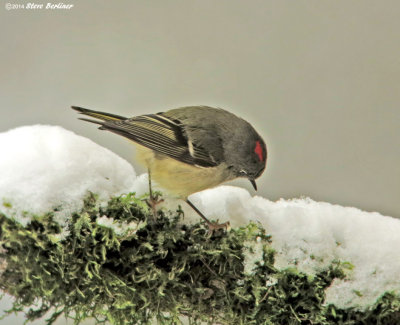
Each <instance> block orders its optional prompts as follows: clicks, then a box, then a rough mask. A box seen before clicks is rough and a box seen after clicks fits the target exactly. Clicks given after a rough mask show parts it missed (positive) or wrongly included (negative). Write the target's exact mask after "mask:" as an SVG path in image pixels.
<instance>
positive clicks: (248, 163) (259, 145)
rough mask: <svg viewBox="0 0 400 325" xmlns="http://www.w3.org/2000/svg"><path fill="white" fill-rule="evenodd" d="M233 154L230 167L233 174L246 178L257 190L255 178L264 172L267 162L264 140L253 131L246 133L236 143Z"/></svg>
mask: <svg viewBox="0 0 400 325" xmlns="http://www.w3.org/2000/svg"><path fill="white" fill-rule="evenodd" d="M234 156H236V157H234V159H232V162H233V163H232V165H231V168H232V171H233V172H234V174H235V176H236V177H245V178H247V179H248V180H249V181H250V182H251V184H252V185H253V187H254V189H255V190H257V185H256V182H255V180H256V179H257V178H258V177H260V176H261V174H262V173H263V172H264V170H265V167H266V163H267V147H266V145H265V142H264V140H263V139H262V138H261V137H260V136H259V135H258V134H257V133H256V132H255V131H254V132H250V133H248V134H247V135H246V136H245V137H243V141H241V143H240V144H239V145H237V148H236V153H235V154H234Z"/></svg>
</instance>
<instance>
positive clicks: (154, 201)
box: [146, 194, 164, 219]
mask: <svg viewBox="0 0 400 325" xmlns="http://www.w3.org/2000/svg"><path fill="white" fill-rule="evenodd" d="M162 202H164V199H159V195H158V194H156V195H154V196H153V195H151V196H150V198H149V199H147V200H146V203H147V205H148V206H149V207H150V209H151V210H152V211H153V216H154V219H156V218H157V205H158V204H160V203H162Z"/></svg>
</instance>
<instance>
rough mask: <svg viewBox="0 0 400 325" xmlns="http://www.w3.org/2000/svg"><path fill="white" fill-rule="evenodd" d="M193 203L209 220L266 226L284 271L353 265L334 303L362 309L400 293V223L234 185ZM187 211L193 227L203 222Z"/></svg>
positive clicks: (334, 288) (332, 294) (333, 294)
mask: <svg viewBox="0 0 400 325" xmlns="http://www.w3.org/2000/svg"><path fill="white" fill-rule="evenodd" d="M191 200H192V201H193V203H194V204H195V205H196V206H197V207H198V208H199V209H200V210H201V211H203V212H204V213H205V215H206V216H208V217H210V218H216V217H219V218H220V221H221V222H224V221H226V220H230V221H231V225H232V226H233V227H237V226H242V225H245V224H247V222H248V221H249V220H253V221H257V222H260V223H261V224H262V226H263V227H264V228H265V229H266V230H267V233H268V234H270V235H271V236H272V247H273V248H274V249H275V250H276V252H277V255H276V263H275V266H276V267H277V268H279V269H284V268H287V267H294V266H295V267H297V269H298V270H299V271H303V272H305V273H308V274H315V273H316V272H317V271H318V270H321V269H322V268H324V267H326V266H328V265H329V264H330V263H331V262H332V261H334V260H340V261H341V262H349V263H351V265H353V266H354V268H353V269H352V270H349V271H347V277H346V279H343V280H335V281H334V283H333V284H332V285H331V286H330V287H329V288H328V289H327V290H326V301H325V302H326V303H328V304H329V303H332V304H334V305H336V306H338V307H342V308H344V307H350V306H351V307H359V308H362V307H366V306H368V305H371V304H373V303H374V302H375V301H376V299H377V298H379V296H381V295H382V294H383V293H384V292H386V291H394V292H396V293H400V278H399V277H398V274H399V273H400V256H399V254H398V251H397V248H398V247H400V236H399V234H400V220H399V219H395V218H391V217H388V216H383V215H381V214H379V213H377V212H365V211H361V210H359V209H357V208H352V207H343V206H340V205H333V204H330V203H326V202H315V201H313V200H311V199H309V198H302V199H293V200H283V199H281V200H279V201H277V202H272V201H269V200H267V199H265V198H262V197H259V196H255V197H251V196H250V194H249V193H248V192H247V191H246V190H244V189H241V188H237V187H232V186H220V187H218V188H214V189H210V190H206V191H203V192H201V193H196V194H194V195H192V197H191ZM185 211H186V213H185V216H186V217H185V219H186V220H187V222H193V221H195V220H196V219H197V218H198V217H197V216H196V215H195V214H194V213H192V212H191V211H189V210H186V209H185ZM228 216H230V217H228ZM255 245H257V244H255ZM255 248H256V250H257V246H256V247H255ZM259 257H261V256H259ZM254 262H255V259H254V256H250V259H249V263H251V264H254Z"/></svg>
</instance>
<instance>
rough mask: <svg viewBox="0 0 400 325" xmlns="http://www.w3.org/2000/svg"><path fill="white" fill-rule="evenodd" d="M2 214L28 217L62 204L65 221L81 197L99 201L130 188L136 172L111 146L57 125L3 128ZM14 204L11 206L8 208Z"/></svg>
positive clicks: (0, 144) (0, 161)
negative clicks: (94, 197)
mask: <svg viewBox="0 0 400 325" xmlns="http://www.w3.org/2000/svg"><path fill="white" fill-rule="evenodd" d="M0 148H1V157H0V213H4V214H6V215H8V216H12V217H15V218H16V219H17V220H19V221H20V222H21V223H23V224H25V223H26V222H28V221H29V218H28V216H26V213H25V212H30V213H33V214H41V213H45V212H48V211H51V210H52V209H53V208H57V207H59V208H60V210H61V212H60V213H59V215H58V217H59V219H60V221H63V220H64V219H65V217H67V216H69V215H70V214H71V212H74V211H78V210H79V209H80V208H81V207H82V197H84V196H85V195H87V194H88V191H91V192H96V193H97V194H98V195H99V197H100V199H101V200H107V199H108V198H109V197H111V196H113V195H118V194H121V193H124V192H127V191H129V189H130V188H131V187H132V185H133V183H134V181H135V179H136V174H135V171H134V169H133V168H132V166H131V165H130V164H129V163H128V162H127V161H125V160H123V159H122V158H120V157H119V156H117V155H116V154H114V153H113V152H111V151H110V150H108V149H106V148H103V147H101V146H99V145H97V144H95V143H94V142H93V141H91V140H89V139H87V138H85V137H82V136H79V135H76V134H74V133H73V132H71V131H68V130H65V129H63V128H61V127H58V126H47V125H34V126H23V127H19V128H16V129H12V130H9V131H7V132H4V133H0ZM10 206H11V207H10Z"/></svg>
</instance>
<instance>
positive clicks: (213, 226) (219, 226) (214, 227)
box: [207, 221, 231, 235]
mask: <svg viewBox="0 0 400 325" xmlns="http://www.w3.org/2000/svg"><path fill="white" fill-rule="evenodd" d="M207 226H208V234H209V235H212V234H213V233H214V231H216V230H218V229H225V230H227V231H228V230H229V229H231V224H230V222H229V221H227V222H224V223H218V222H209V223H207Z"/></svg>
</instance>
